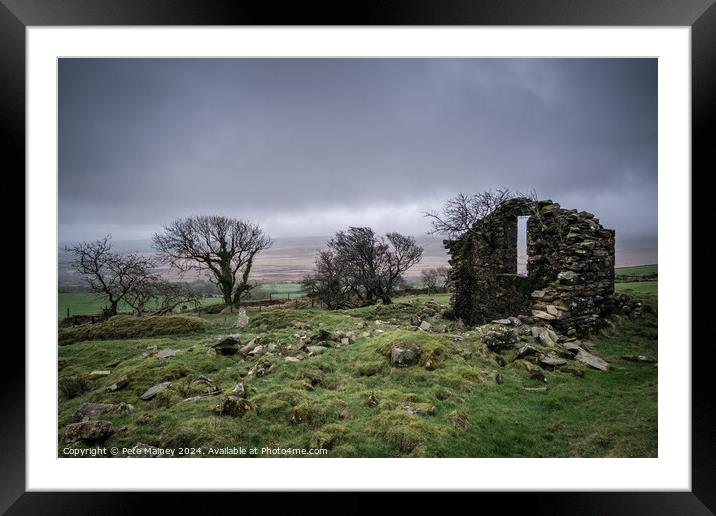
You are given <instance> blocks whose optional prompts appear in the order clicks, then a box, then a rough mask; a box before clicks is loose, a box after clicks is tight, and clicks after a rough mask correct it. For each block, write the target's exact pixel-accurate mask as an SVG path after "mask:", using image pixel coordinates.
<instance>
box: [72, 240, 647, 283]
mask: <svg viewBox="0 0 716 516" xmlns="http://www.w3.org/2000/svg"><path fill="white" fill-rule="evenodd" d="M328 238H329V237H322V236H315V237H297V238H276V239H274V241H273V242H274V243H273V245H272V246H271V248H270V249H268V250H266V251H264V252H263V253H261V254H260V255H259V256H258V257H257V259H256V262H255V264H254V271H253V273H252V276H253V278H254V279H255V280H257V281H262V282H268V281H271V282H281V281H287V282H292V281H298V280H300V279H301V278H302V277H303V275H304V274H306V273H307V272H309V271H311V270H312V269H313V261H314V257H315V255H316V252H317V251H318V250H319V249H321V248H322V247H323V246H324V245H325V243H326V240H328ZM416 240H417V241H418V243H419V244H420V245H421V246H422V247H423V249H424V251H423V259H422V261H421V262H420V263H419V264H418V265H416V266H415V267H413V268H412V269H411V270H410V271H409V272H408V276H419V275H420V271H422V270H423V269H428V268H432V267H438V266H441V265H447V262H448V255H447V253H446V252H445V249H444V247H443V244H442V241H443V239H442V238H439V237H432V236H421V237H417V238H416ZM70 244H71V243H69V242H68V243H67V245H70ZM65 245H66V244H65V243H62V244H61V245H60V248H59V251H58V275H59V278H58V280H59V284H60V286H77V285H81V284H82V280H81V278H79V277H78V276H77V275H76V274H74V273H72V271H71V270H70V267H69V262H70V256H69V255H68V253H67V252H66V251H65V250H64V248H65ZM112 246H113V248H114V249H115V250H116V251H118V252H120V253H130V252H134V253H143V254H151V253H152V248H151V241H150V240H149V239H142V240H117V241H113V242H112ZM656 251H657V250H656V249H655V248H640V249H619V248H618V249H617V253H616V266H617V267H626V266H632V265H641V264H647V263H656V262H657V252H656ZM163 273H164V274H165V275H166V276H167V277H168V278H169V279H178V276H177V275H176V273H174V272H172V271H170V270H169V269H168V268H167V269H164V270H163ZM186 278H187V279H195V278H196V276H192V277H186Z"/></svg>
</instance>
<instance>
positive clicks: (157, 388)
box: [140, 382, 172, 401]
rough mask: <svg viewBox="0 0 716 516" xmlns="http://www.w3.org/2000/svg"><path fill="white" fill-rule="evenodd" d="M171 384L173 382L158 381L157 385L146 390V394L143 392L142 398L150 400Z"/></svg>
mask: <svg viewBox="0 0 716 516" xmlns="http://www.w3.org/2000/svg"><path fill="white" fill-rule="evenodd" d="M171 384H172V382H162V383H158V384H157V385H153V386H152V387H150V388H149V389H147V390H146V391H144V394H142V395H141V396H140V398H142V399H143V400H144V401H149V400H151V399H152V398H154V397H156V395H157V394H159V393H160V392H162V391H164V390H165V389H167V388H168V387H170V386H171Z"/></svg>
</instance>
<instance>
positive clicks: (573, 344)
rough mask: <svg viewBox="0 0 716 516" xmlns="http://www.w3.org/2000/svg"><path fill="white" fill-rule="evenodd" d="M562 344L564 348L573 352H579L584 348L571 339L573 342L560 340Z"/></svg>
mask: <svg viewBox="0 0 716 516" xmlns="http://www.w3.org/2000/svg"><path fill="white" fill-rule="evenodd" d="M560 346H562V347H563V348H564V349H566V350H567V351H569V352H570V353H572V354H577V353H579V351H580V350H581V349H582V348H580V347H579V345H577V343H576V342H574V341H571V342H560Z"/></svg>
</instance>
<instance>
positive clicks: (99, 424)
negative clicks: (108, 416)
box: [65, 420, 114, 444]
mask: <svg viewBox="0 0 716 516" xmlns="http://www.w3.org/2000/svg"><path fill="white" fill-rule="evenodd" d="M113 433H114V428H112V422H111V421H103V420H99V421H82V422H81V423H72V424H69V425H67V426H66V427H65V443H67V444H72V443H76V442H79V441H82V442H84V443H85V444H94V443H101V442H104V441H106V440H107V438H108V437H109V436H111V435H112V434H113Z"/></svg>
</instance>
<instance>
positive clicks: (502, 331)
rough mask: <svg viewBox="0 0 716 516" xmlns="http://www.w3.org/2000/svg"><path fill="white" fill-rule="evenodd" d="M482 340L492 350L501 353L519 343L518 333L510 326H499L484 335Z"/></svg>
mask: <svg viewBox="0 0 716 516" xmlns="http://www.w3.org/2000/svg"><path fill="white" fill-rule="evenodd" d="M482 341H483V342H484V343H485V346H487V348H488V349H489V350H490V351H494V352H495V353H500V352H502V351H504V350H506V349H511V348H514V347H515V344H517V335H516V334H515V332H513V331H512V330H510V329H508V328H504V327H501V326H498V327H497V328H494V329H491V330H489V331H488V332H487V333H486V334H485V335H483V337H482Z"/></svg>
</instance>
